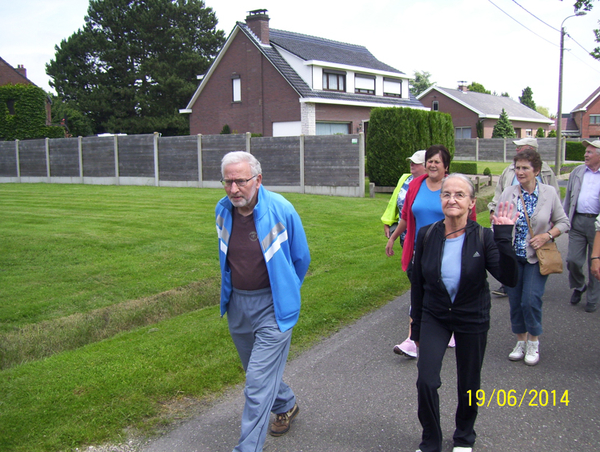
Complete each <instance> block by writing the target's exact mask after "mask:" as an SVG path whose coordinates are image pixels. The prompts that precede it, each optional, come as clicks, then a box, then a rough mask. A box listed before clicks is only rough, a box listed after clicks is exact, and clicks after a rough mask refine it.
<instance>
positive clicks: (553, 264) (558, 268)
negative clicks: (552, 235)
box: [519, 191, 563, 275]
mask: <svg viewBox="0 0 600 452" xmlns="http://www.w3.org/2000/svg"><path fill="white" fill-rule="evenodd" d="M519 196H520V197H521V202H522V203H523V213H524V214H525V219H526V220H527V227H528V228H529V235H530V236H531V238H533V230H532V229H531V224H530V223H529V215H527V207H525V200H524V199H523V192H522V191H519ZM535 254H536V256H537V258H538V261H539V263H540V274H542V275H550V274H552V273H562V272H563V261H562V256H561V255H560V251H558V247H557V246H556V242H555V241H554V240H549V241H548V242H546V243H545V244H544V245H542V246H541V247H540V248H538V249H537V250H535Z"/></svg>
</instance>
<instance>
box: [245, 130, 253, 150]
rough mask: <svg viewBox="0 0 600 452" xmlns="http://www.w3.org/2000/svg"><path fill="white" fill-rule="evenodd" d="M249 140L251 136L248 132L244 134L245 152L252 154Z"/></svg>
mask: <svg viewBox="0 0 600 452" xmlns="http://www.w3.org/2000/svg"><path fill="white" fill-rule="evenodd" d="M250 138H252V134H251V133H250V132H246V152H247V153H248V154H252V149H251V144H250Z"/></svg>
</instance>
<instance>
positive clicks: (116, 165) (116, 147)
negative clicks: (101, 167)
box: [113, 135, 120, 185]
mask: <svg viewBox="0 0 600 452" xmlns="http://www.w3.org/2000/svg"><path fill="white" fill-rule="evenodd" d="M113 143H114V153H115V185H120V183H119V178H120V175H119V137H118V136H117V135H115V136H114V137H113Z"/></svg>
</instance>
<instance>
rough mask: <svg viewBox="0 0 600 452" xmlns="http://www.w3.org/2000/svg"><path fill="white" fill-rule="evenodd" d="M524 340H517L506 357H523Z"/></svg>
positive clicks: (514, 359) (516, 359)
mask: <svg viewBox="0 0 600 452" xmlns="http://www.w3.org/2000/svg"><path fill="white" fill-rule="evenodd" d="M525 348H526V346H525V341H517V345H516V346H515V348H514V349H513V351H512V352H510V354H509V355H508V359H510V360H511V361H520V360H522V359H523V358H524V357H525Z"/></svg>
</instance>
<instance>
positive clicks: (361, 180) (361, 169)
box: [358, 132, 365, 198]
mask: <svg viewBox="0 0 600 452" xmlns="http://www.w3.org/2000/svg"><path fill="white" fill-rule="evenodd" d="M358 159H359V160H358V189H359V191H360V193H359V194H358V196H359V197H361V198H364V197H365V133H364V132H360V133H359V134H358Z"/></svg>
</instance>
